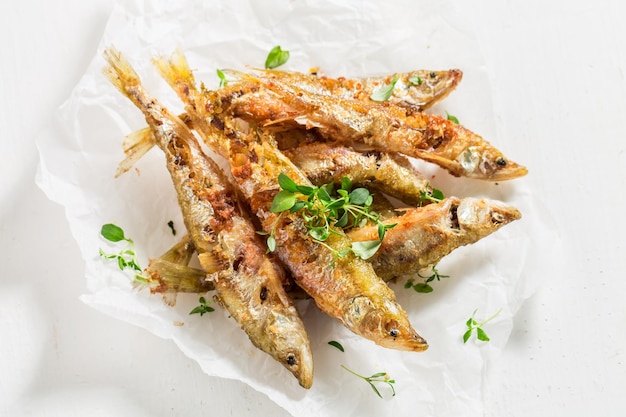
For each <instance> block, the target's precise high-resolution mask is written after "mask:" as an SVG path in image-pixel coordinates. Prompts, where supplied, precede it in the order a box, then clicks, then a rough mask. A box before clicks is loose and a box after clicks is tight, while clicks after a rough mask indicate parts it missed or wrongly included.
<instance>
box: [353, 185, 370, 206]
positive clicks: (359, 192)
mask: <svg viewBox="0 0 626 417" xmlns="http://www.w3.org/2000/svg"><path fill="white" fill-rule="evenodd" d="M369 196H370V192H369V190H367V188H355V189H354V190H352V192H351V193H350V194H349V197H350V203H352V204H356V205H363V204H365V202H366V201H367V199H368V197H369Z"/></svg>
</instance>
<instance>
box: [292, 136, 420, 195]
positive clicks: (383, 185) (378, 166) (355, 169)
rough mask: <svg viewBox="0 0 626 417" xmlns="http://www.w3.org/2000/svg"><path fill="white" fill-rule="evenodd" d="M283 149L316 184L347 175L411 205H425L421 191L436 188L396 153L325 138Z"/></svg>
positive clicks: (336, 179)
mask: <svg viewBox="0 0 626 417" xmlns="http://www.w3.org/2000/svg"><path fill="white" fill-rule="evenodd" d="M283 153H284V154H285V156H287V157H288V158H289V159H291V161H292V162H293V163H294V164H295V165H296V166H297V167H298V168H300V169H301V170H302V171H303V172H304V174H305V175H306V176H307V177H308V178H309V179H310V180H311V182H313V183H314V184H316V185H320V184H327V183H330V182H334V183H335V184H341V179H342V178H343V177H344V176H347V177H348V178H350V180H352V182H353V183H354V184H357V185H359V186H361V187H366V188H370V189H375V190H376V191H380V192H384V193H386V194H388V195H390V196H393V197H396V198H397V199H399V200H402V201H403V202H405V203H407V204H409V205H411V206H418V205H421V204H422V201H421V200H420V192H430V190H431V189H432V188H431V186H430V183H429V181H428V180H427V179H426V178H425V177H424V176H423V175H422V174H421V173H420V172H419V171H417V170H416V169H415V167H413V165H412V164H411V162H410V161H409V160H408V159H407V158H406V157H405V156H403V155H399V154H396V153H387V152H379V151H369V152H359V151H356V150H354V149H353V148H352V147H349V146H345V145H342V144H338V143H325V142H318V143H309V144H303V145H300V146H298V147H297V148H295V149H288V150H284V151H283Z"/></svg>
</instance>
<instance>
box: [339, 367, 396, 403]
mask: <svg viewBox="0 0 626 417" xmlns="http://www.w3.org/2000/svg"><path fill="white" fill-rule="evenodd" d="M341 367H342V368H343V369H345V370H346V371H348V372H350V373H351V374H352V375H355V376H357V377H359V378H361V379H362V380H364V381H365V382H367V383H368V384H369V385H370V387H372V389H373V390H374V392H375V393H376V395H378V396H379V397H380V398H383V396H382V394H381V393H380V391H379V390H378V388H376V385H374V384H375V383H383V384H387V385H389V387H390V388H391V393H392V394H391V396H392V397H395V396H396V390H395V388H394V387H393V384H395V382H396V381H395V380H394V379H391V378H389V375H387V372H377V373H375V374H373V375H371V376H363V375H360V374H357V373H356V372H354V371H353V370H351V369H349V368H347V367H346V366H344V365H341Z"/></svg>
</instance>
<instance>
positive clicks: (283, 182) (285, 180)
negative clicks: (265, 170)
mask: <svg viewBox="0 0 626 417" xmlns="http://www.w3.org/2000/svg"><path fill="white" fill-rule="evenodd" d="M278 185H280V188H282V189H283V190H287V191H290V192H292V193H295V192H297V191H299V190H298V185H296V183H295V182H294V181H293V180H292V179H291V178H289V176H288V175H287V174H285V173H284V172H281V173H280V174H278ZM300 192H302V191H300ZM302 194H304V193H302Z"/></svg>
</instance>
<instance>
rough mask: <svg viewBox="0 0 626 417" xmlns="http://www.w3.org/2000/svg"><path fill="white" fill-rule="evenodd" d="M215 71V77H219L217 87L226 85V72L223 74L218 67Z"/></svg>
mask: <svg viewBox="0 0 626 417" xmlns="http://www.w3.org/2000/svg"><path fill="white" fill-rule="evenodd" d="M215 72H216V73H217V78H219V80H220V85H219V88H223V87H226V85H227V84H228V80H227V79H226V74H224V73H223V72H222V70H221V69H219V68H218V69H217V70H216V71H215Z"/></svg>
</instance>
